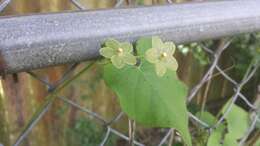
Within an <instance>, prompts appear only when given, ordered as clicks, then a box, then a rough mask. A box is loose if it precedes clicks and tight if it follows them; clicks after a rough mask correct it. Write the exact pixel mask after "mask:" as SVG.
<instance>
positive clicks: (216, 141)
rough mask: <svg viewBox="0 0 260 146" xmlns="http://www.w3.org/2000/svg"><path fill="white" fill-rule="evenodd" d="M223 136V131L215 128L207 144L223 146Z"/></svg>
mask: <svg viewBox="0 0 260 146" xmlns="http://www.w3.org/2000/svg"><path fill="white" fill-rule="evenodd" d="M221 137H222V131H220V130H215V131H214V132H212V133H211V135H210V137H209V139H208V143H207V146H221V143H220V140H221Z"/></svg>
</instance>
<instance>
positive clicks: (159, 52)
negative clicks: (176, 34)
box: [145, 37, 178, 76]
mask: <svg viewBox="0 0 260 146" xmlns="http://www.w3.org/2000/svg"><path fill="white" fill-rule="evenodd" d="M174 51H175V44H174V43H173V42H166V43H163V42H162V40H161V39H160V38H159V37H153V38H152V48H151V49H149V50H147V51H146V53H145V58H146V60H147V61H148V62H150V63H153V64H155V71H156V74H157V75H158V76H163V75H164V74H165V73H166V71H167V69H170V70H173V71H176V70H177V68H178V63H177V61H176V59H175V58H174V57H173V53H174Z"/></svg>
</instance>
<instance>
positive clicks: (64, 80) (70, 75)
mask: <svg viewBox="0 0 260 146" xmlns="http://www.w3.org/2000/svg"><path fill="white" fill-rule="evenodd" d="M10 2H11V0H2V1H1V2H0V12H2V11H3V10H4V9H5V8H6V7H7V6H8V4H9V3H10ZM128 2H129V0H128ZM166 2H167V3H169V4H171V3H174V2H173V1H172V0H166ZM71 3H72V4H73V5H74V6H75V7H76V8H78V9H79V10H86V9H88V8H87V7H86V6H85V5H83V4H81V3H80V2H79V1H77V0H71ZM124 5H125V0H117V2H116V3H115V5H114V7H115V8H116V7H121V6H124ZM231 42H232V39H225V40H224V41H222V44H220V45H219V47H218V48H217V49H216V51H212V49H209V48H207V47H206V46H205V45H203V44H200V45H201V46H202V48H203V49H204V50H205V51H206V52H207V53H208V54H209V55H210V56H211V57H212V58H213V59H212V63H211V65H210V67H209V69H208V70H207V71H206V73H205V74H204V76H203V77H202V78H201V80H200V81H199V82H198V83H197V84H196V86H194V88H193V89H192V90H191V91H190V94H189V95H188V97H187V102H188V103H189V102H190V101H191V100H192V99H193V98H194V97H195V96H196V94H197V93H198V92H199V91H200V90H201V89H202V87H203V86H204V85H205V84H207V83H208V82H209V80H210V79H211V78H212V77H213V73H214V71H217V72H218V74H220V75H222V77H224V78H225V79H226V80H227V81H229V82H230V83H231V84H232V85H233V86H234V87H233V90H234V93H233V96H232V97H231V102H230V103H229V105H228V108H227V109H226V111H225V112H224V114H222V116H221V117H220V118H219V120H218V121H217V122H216V124H215V125H213V126H212V125H208V124H207V123H205V122H203V121H201V120H200V119H199V118H197V117H196V116H195V115H193V114H192V113H191V112H189V113H188V114H189V118H190V121H191V122H192V123H194V124H199V125H200V126H201V127H203V128H205V129H208V131H209V132H212V131H213V130H214V129H215V128H216V127H218V126H219V125H220V124H221V123H222V122H223V121H224V119H225V118H226V116H227V115H228V114H229V113H230V111H231V109H232V107H233V106H234V104H235V102H236V101H237V100H238V99H241V100H242V101H244V103H245V104H246V105H247V106H248V107H249V108H250V109H251V111H252V113H253V114H252V117H251V118H252V121H251V124H250V127H249V128H248V129H247V132H246V134H245V135H244V137H243V138H242V139H241V140H240V141H239V145H240V146H242V145H244V143H245V142H246V140H247V138H248V137H249V136H250V134H251V133H252V132H253V131H254V129H255V128H256V123H257V122H260V117H259V116H258V115H257V114H256V112H257V110H258V107H256V106H255V105H254V104H252V103H251V102H250V101H249V100H248V98H247V97H246V96H245V95H243V93H242V92H241V90H242V87H243V86H244V85H245V84H246V83H248V82H249V80H250V79H251V78H252V77H253V76H254V75H255V73H256V71H257V69H258V68H259V65H258V66H257V64H253V65H251V66H250V67H249V68H248V69H247V72H246V74H245V75H244V77H243V79H242V80H241V81H240V82H237V81H235V80H234V79H232V77H231V76H229V75H228V74H227V73H226V72H225V70H224V69H222V68H221V67H220V66H219V65H218V62H219V60H220V57H221V55H222V54H223V52H224V50H225V49H227V48H228V46H229V45H230V43H231ZM78 65H79V64H78V63H75V64H72V65H71V66H70V67H69V68H68V69H67V71H65V73H64V74H63V76H62V77H61V78H60V79H59V80H58V81H57V82H56V83H54V84H51V83H49V82H48V80H46V79H44V78H41V77H39V76H38V75H37V74H35V73H34V72H32V71H27V73H28V74H29V75H31V76H32V77H33V78H35V79H37V80H38V81H39V82H41V83H42V84H44V85H46V86H47V87H48V93H49V94H48V95H47V96H46V101H45V102H44V103H43V104H42V105H41V106H40V108H39V110H38V111H37V112H36V113H34V114H33V116H32V118H31V120H30V121H29V123H27V126H26V127H25V129H23V131H22V132H21V133H20V135H19V137H18V138H17V139H16V141H15V143H14V144H13V146H19V145H20V144H21V143H22V142H23V141H24V140H25V139H26V138H27V136H28V134H29V133H30V132H31V131H32V129H33V128H34V127H35V126H36V124H37V123H38V122H39V121H40V120H41V119H42V117H43V116H44V115H45V113H46V112H47V111H48V110H49V109H50V107H51V106H52V104H53V102H54V101H55V99H57V100H60V101H63V102H64V103H67V104H68V105H70V106H71V107H74V108H76V109H77V110H79V111H81V112H82V113H85V114H86V116H87V117H91V118H94V119H96V120H97V121H98V123H99V124H100V125H102V126H103V127H105V128H106V133H104V135H103V139H102V141H100V144H99V145H100V146H105V145H106V143H107V142H108V140H109V138H110V137H111V135H116V136H118V137H119V138H122V139H124V140H126V141H128V142H129V143H130V144H133V145H137V146H144V145H145V144H143V143H142V142H139V141H137V140H135V136H134V133H135V122H134V121H131V120H129V135H125V134H124V133H122V132H120V131H118V130H116V129H114V128H112V125H113V124H115V123H116V122H118V121H119V120H120V119H121V118H122V116H123V115H124V113H123V112H120V113H118V114H117V116H115V117H114V118H113V119H111V120H109V121H108V120H106V119H105V118H103V117H102V116H101V115H99V114H98V113H95V112H93V111H91V110H90V109H88V108H86V107H83V106H81V105H80V104H79V103H77V102H75V101H72V100H70V99H69V98H68V97H65V96H59V95H58V94H57V93H58V92H59V91H60V90H61V89H63V88H64V87H65V86H66V85H68V84H69V83H70V81H72V80H74V79H75V78H77V77H79V76H80V75H81V74H82V73H83V72H84V71H85V70H86V69H88V68H90V67H91V66H92V65H93V63H89V65H88V66H87V67H86V68H84V69H82V70H81V71H79V72H78V73H76V74H75V73H74V72H75V69H76V67H77V66H78ZM164 133H165V135H164V136H163V137H162V139H161V141H160V142H159V143H158V146H162V145H164V144H169V143H171V135H172V134H176V131H175V130H174V129H172V128H171V129H168V130H166V131H165V132H164ZM177 134H178V133H177ZM0 146H2V145H1V144H0Z"/></svg>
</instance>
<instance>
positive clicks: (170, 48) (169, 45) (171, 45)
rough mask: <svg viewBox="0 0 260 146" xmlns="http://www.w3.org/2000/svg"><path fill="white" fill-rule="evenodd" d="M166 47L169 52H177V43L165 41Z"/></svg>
mask: <svg viewBox="0 0 260 146" xmlns="http://www.w3.org/2000/svg"><path fill="white" fill-rule="evenodd" d="M164 47H165V48H166V51H167V54H168V53H169V54H170V55H172V54H173V53H174V52H175V48H176V46H175V44H174V43H173V42H165V43H164Z"/></svg>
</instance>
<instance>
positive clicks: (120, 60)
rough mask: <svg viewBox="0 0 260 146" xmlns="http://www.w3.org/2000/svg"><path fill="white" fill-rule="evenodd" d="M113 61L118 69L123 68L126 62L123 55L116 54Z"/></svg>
mask: <svg viewBox="0 0 260 146" xmlns="http://www.w3.org/2000/svg"><path fill="white" fill-rule="evenodd" d="M111 62H112V64H113V65H114V66H115V67H116V68H118V69H120V68H123V67H124V66H125V63H124V61H123V57H121V56H117V55H114V56H113V57H112V58H111Z"/></svg>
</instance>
